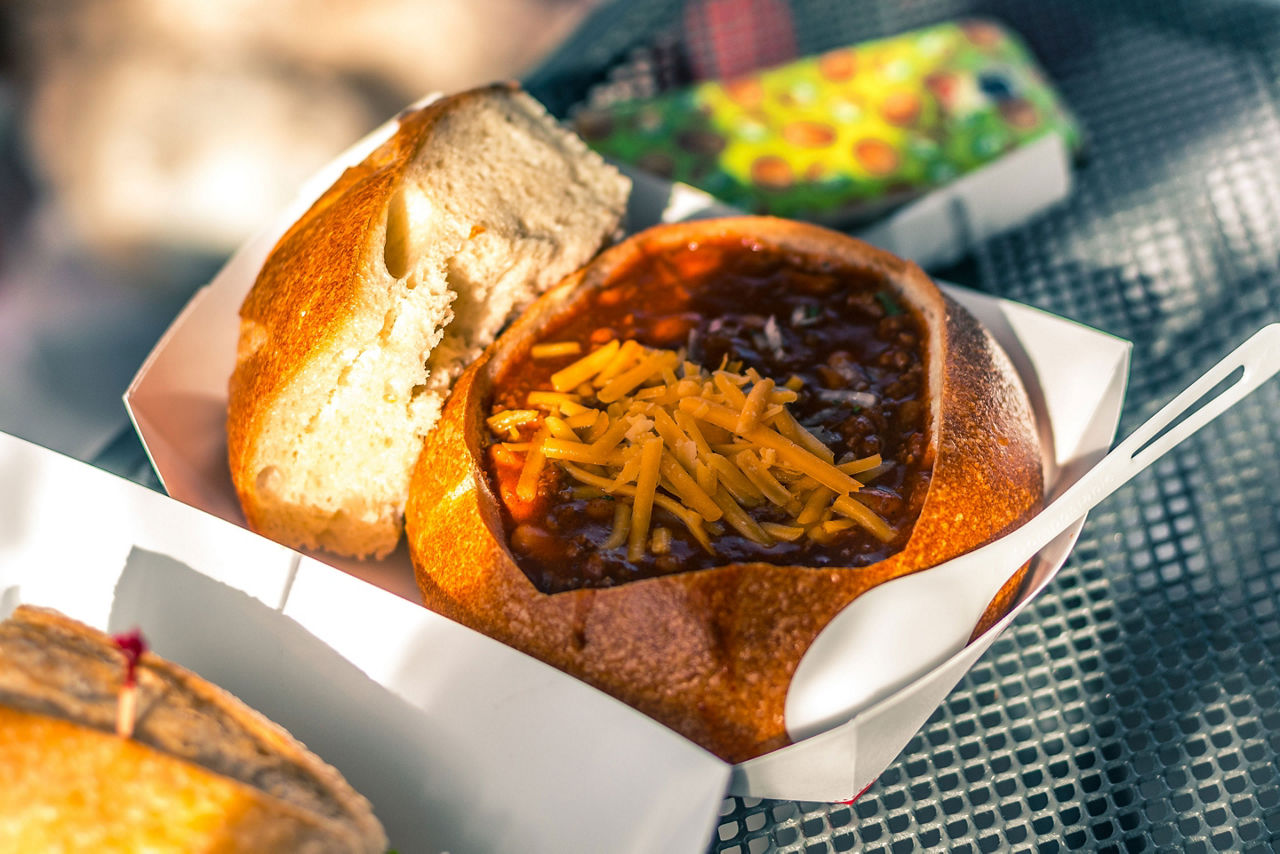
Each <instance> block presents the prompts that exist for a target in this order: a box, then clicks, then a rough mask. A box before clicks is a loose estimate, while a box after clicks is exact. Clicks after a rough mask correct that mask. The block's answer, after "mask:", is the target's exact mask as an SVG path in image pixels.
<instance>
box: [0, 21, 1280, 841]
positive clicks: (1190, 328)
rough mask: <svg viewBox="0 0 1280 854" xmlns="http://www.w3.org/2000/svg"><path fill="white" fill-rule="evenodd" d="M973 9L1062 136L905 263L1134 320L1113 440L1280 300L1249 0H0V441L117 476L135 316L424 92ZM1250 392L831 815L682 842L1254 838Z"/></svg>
mask: <svg viewBox="0 0 1280 854" xmlns="http://www.w3.org/2000/svg"><path fill="white" fill-rule="evenodd" d="M973 15H981V16H987V17H992V18H995V19H997V20H1001V21H1003V22H1005V23H1006V24H1008V25H1009V26H1010V27H1011V28H1012V29H1013V31H1015V32H1017V33H1019V34H1021V35H1022V36H1023V37H1024V38H1025V40H1026V42H1027V44H1028V45H1029V46H1030V48H1031V50H1032V51H1033V52H1034V54H1035V55H1036V57H1037V58H1038V59H1039V60H1040V62H1041V63H1042V65H1043V67H1044V69H1045V71H1046V72H1047V76H1048V78H1049V79H1050V80H1051V81H1052V82H1053V84H1054V85H1055V86H1056V88H1057V90H1058V91H1059V92H1061V94H1062V96H1063V97H1064V98H1065V100H1066V102H1067V103H1068V104H1069V105H1070V107H1071V108H1072V109H1073V110H1074V112H1075V114H1076V115H1077V116H1078V117H1079V118H1080V120H1081V123H1082V125H1083V127H1084V129H1085V133H1086V136H1087V139H1088V144H1087V153H1086V155H1085V156H1084V157H1082V158H1080V159H1077V160H1076V161H1074V162H1073V164H1072V177H1073V183H1072V187H1071V191H1070V193H1069V195H1068V196H1067V197H1066V198H1065V199H1063V200H1062V201H1061V202H1060V203H1058V204H1056V205H1054V206H1053V207H1052V208H1051V209H1048V210H1044V211H1041V212H1039V213H1037V214H1036V215H1034V216H1031V217H1029V218H1027V219H1026V220H1025V221H1023V222H1021V223H1019V224H1018V225H1017V226H1016V227H1014V228H1011V229H1009V230H1008V231H1006V232H1004V233H1002V234H999V235H996V236H991V237H989V238H986V239H982V240H978V241H975V242H974V243H973V245H972V246H971V247H970V249H969V251H968V252H967V253H966V254H965V255H964V257H962V258H961V259H960V260H959V261H957V262H955V263H952V264H948V265H947V266H946V267H942V268H937V269H934V270H932V271H931V272H934V273H936V274H938V275H939V276H940V277H943V278H947V279H949V280H951V281H954V282H958V283H960V284H963V285H967V286H970V287H974V288H978V289H980V290H983V291H985V292H987V293H991V294H994V295H997V296H1002V297H1007V298H1011V299H1014V300H1017V301H1020V302H1023V303H1027V304H1030V305H1033V306H1036V307H1039V308H1042V309H1044V310H1047V311H1050V312H1053V313H1055V314H1059V315H1062V316H1065V317H1067V318H1070V319H1072V320H1075V321H1078V322H1081V323H1085V324H1088V325H1090V326H1094V327H1096V328H1099V329H1102V330H1104V331H1106V332H1110V333H1112V334H1115V335H1117V336H1120V337H1122V338H1125V339H1127V340H1129V341H1131V342H1132V343H1133V363H1132V371H1131V376H1130V382H1129V386H1128V391H1127V397H1126V405H1125V411H1124V418H1123V421H1122V424H1121V429H1120V432H1121V434H1127V433H1128V432H1130V431H1131V430H1132V429H1133V428H1134V427H1136V426H1137V425H1138V424H1139V423H1141V421H1142V420H1144V419H1145V418H1147V417H1148V416H1150V415H1151V414H1152V413H1154V412H1155V411H1156V410H1157V409H1158V408H1159V407H1160V406H1161V405H1162V404H1163V403H1164V402H1165V401H1167V400H1168V399H1169V398H1170V397H1172V396H1173V395H1174V394H1175V393H1176V392H1178V391H1180V390H1181V389H1182V388H1184V387H1185V386H1186V385H1187V384H1189V383H1190V382H1191V381H1192V380H1193V379H1194V378H1195V377H1197V376H1198V375H1199V374H1200V373H1201V372H1202V371H1204V370H1206V369H1207V368H1208V367H1209V366H1210V365H1212V364H1213V363H1214V362H1215V361H1217V359H1219V358H1220V357H1222V356H1223V355H1224V354H1225V353H1226V352H1228V351H1229V350H1230V349H1231V348H1232V347H1233V346H1234V345H1236V344H1238V343H1239V342H1240V341H1242V340H1243V339H1244V338H1245V337H1246V336H1247V335H1248V334H1250V333H1252V332H1253V331H1255V330H1257V329H1258V328H1259V327H1260V326H1261V325H1263V324H1264V323H1267V322H1269V321H1278V320H1280V2H1277V0H1213V2H1203V0H790V2H787V0H431V2H425V0H424V2H411V0H383V2H374V0H362V2H356V0H279V2H274V3H269V4H268V3H256V2H252V3H251V2H248V0H224V2H202V1H201V0H117V2H107V0H46V2H38V0H10V2H9V3H7V4H4V5H3V7H0V48H2V52H3V64H2V67H0V364H3V369H0V430H4V431H7V432H13V433H17V434H18V435H20V436H25V437H27V438H31V439H33V440H35V441H37V442H39V443H40V444H44V445H47V446H49V447H52V448H55V449H57V450H63V451H66V452H69V453H71V454H73V455H75V456H79V457H81V458H83V459H92V460H95V461H97V462H99V464H103V460H105V459H107V458H108V457H114V458H119V459H125V460H128V463H127V466H122V470H123V469H127V473H129V474H130V476H134V477H137V478H139V479H145V478H146V475H147V474H149V469H148V467H147V464H146V462H145V460H144V459H142V456H141V450H140V448H139V447H138V444H137V441H136V439H134V438H133V437H132V435H131V433H130V432H129V431H128V430H127V429H126V428H125V424H124V411H123V408H122V406H121V403H120V394H121V392H122V391H123V389H124V387H125V385H126V384H127V382H128V380H129V379H130V377H131V376H132V375H133V373H134V371H135V370H136V369H137V367H138V365H139V363H140V361H141V360H142V359H143V358H144V357H145V354H146V353H147V352H148V350H149V349H150V348H151V346H152V345H153V344H154V342H155V340H156V337H157V336H158V335H159V334H160V333H161V331H162V330H163V329H164V328H165V326H166V325H167V324H168V322H169V320H170V319H171V318H172V317H173V315H174V314H175V313H176V312H177V311H178V310H179V308H180V307H181V306H182V304H183V303H184V302H185V301H186V299H187V298H188V297H189V296H190V294H191V293H192V291H193V290H194V289H195V288H196V287H197V286H198V285H199V284H201V283H203V282H204V281H206V280H207V279H208V278H209V277H210V275H211V274H212V273H213V272H214V271H215V270H216V269H217V267H218V266H219V264H220V263H221V261H222V260H223V259H224V258H225V256H226V254H227V252H228V251H229V250H230V249H231V248H232V247H233V246H234V245H236V244H237V243H238V242H239V241H240V240H242V239H243V238H244V237H245V236H246V235H248V234H249V233H251V232H252V231H253V230H254V228H255V227H256V226H257V225H258V224H259V223H261V222H263V221H264V220H265V219H266V218H267V217H268V216H270V215H271V214H272V213H273V212H274V211H276V210H277V209H278V208H279V207H280V206H281V205H282V204H283V202H284V201H285V200H286V199H288V198H289V197H290V196H291V195H292V193H293V191H294V190H295V188H296V187H297V186H298V184H299V182H300V181H301V180H302V179H303V178H304V177H305V176H307V175H308V174H309V173H310V172H311V171H312V170H313V169H314V168H315V167H316V166H317V165H319V164H321V163H323V162H325V161H327V160H328V159H329V158H330V157H331V156H332V155H333V154H334V153H336V152H338V151H340V150H342V149H343V148H345V147H346V146H347V145H348V144H350V143H351V142H352V141H354V140H355V139H357V138H359V137H360V136H362V135H363V134H364V133H365V132H366V131H368V130H369V129H371V128H372V127H374V126H375V125H377V124H379V123H380V122H381V121H383V120H384V119H385V118H387V117H388V116H390V115H392V114H393V113H394V112H395V111H397V110H398V109H399V108H400V107H401V106H403V105H404V104H406V103H408V102H410V101H412V100H414V99H416V98H417V97H418V96H420V95H421V94H423V93H425V92H428V91H431V90H436V89H444V90H451V89H459V88H464V87H466V86H470V85H473V84H479V83H483V82H487V81H489V80H491V79H494V78H498V77H511V76H516V77H520V78H521V79H523V80H524V81H525V83H526V85H527V87H528V88H529V89H530V91H531V92H532V93H533V94H534V95H535V96H537V97H539V98H540V99H542V100H543V102H544V103H546V104H547V105H548V107H549V108H550V109H551V111H552V112H553V113H554V114H556V115H557V116H561V117H567V116H570V115H573V114H575V113H576V111H577V110H578V109H579V108H581V107H582V106H583V105H591V106H598V105H608V104H610V103H613V102H615V101H617V100H618V99H620V98H627V97H630V96H633V95H640V96H643V95H648V94H652V93H654V92H657V91H659V90H662V89H664V88H668V87H671V86H678V85H680V84H681V83H684V82H687V81H689V80H691V79H694V78H696V77H714V76H718V75H731V74H736V73H739V72H742V71H746V70H748V69H751V68H754V67H757V66H761V65H767V64H771V63H775V62H780V61H785V60H787V59H790V58H792V57H793V56H804V55H808V54H814V53H818V52H821V51H829V50H832V49H834V48H840V47H842V46H846V45H851V44H855V43H858V42H862V41H864V40H867V39H871V38H878V37H882V36H888V35H891V34H894V33H900V32H904V31H907V30H911V29H914V28H918V27H922V26H927V25H930V24H935V23H938V22H941V21H947V20H953V19H959V18H964V17H966V16H973ZM993 91H994V90H993ZM1015 115H1016V114H1015ZM1003 203H1004V202H1003V200H1002V199H1000V198H996V199H994V200H993V201H992V204H993V206H994V208H997V209H998V208H1000V207H1002V205H1003ZM1278 387H1280V383H1275V382H1272V383H1270V384H1269V385H1266V386H1264V387H1263V388H1262V389H1260V390H1259V391H1258V392H1257V393H1255V394H1254V395H1253V396H1251V397H1250V398H1248V399H1246V400H1245V401H1244V402H1242V403H1241V404H1239V405H1238V406H1237V407H1235V408H1234V409H1233V410H1231V411H1230V412H1228V413H1226V414H1225V415H1224V416H1223V417H1221V418H1220V419H1218V420H1217V421H1216V422H1214V424H1213V425H1211V426H1210V427H1208V428H1206V429H1205V430H1203V431H1202V432H1201V433H1199V434H1197V435H1196V436H1195V437H1193V438H1192V439H1191V440H1188V441H1187V442H1186V443H1185V444H1184V445H1183V446H1181V447H1180V448H1178V449H1177V450H1176V451H1175V452H1172V453H1171V454H1170V455H1169V456H1168V457H1166V458H1165V459H1163V460H1162V461H1161V462H1160V463H1159V464H1158V465H1157V466H1155V467H1154V468H1152V469H1151V470H1148V471H1147V472H1144V473H1143V474H1142V475H1140V476H1139V477H1137V478H1136V479H1135V481H1134V483H1133V484H1132V485H1131V486H1129V487H1127V488H1126V489H1124V490H1122V491H1121V492H1119V493H1117V494H1116V495H1115V496H1113V497H1112V498H1111V499H1109V500H1108V501H1107V502H1106V503H1104V504H1103V505H1101V506H1100V507H1099V508H1098V509H1097V510H1096V511H1095V512H1094V513H1092V514H1090V517H1089V520H1088V522H1087V524H1086V525H1085V528H1084V531H1083V533H1082V535H1081V538H1080V540H1079V542H1078V544H1077V546H1076V548H1075V550H1074V552H1073V554H1072V556H1071V558H1070V559H1069V560H1068V562H1067V564H1066V566H1064V567H1063V569H1062V571H1061V572H1060V573H1059V575H1058V577H1057V578H1056V579H1055V581H1054V582H1053V584H1052V585H1051V586H1050V587H1049V589H1047V590H1046V591H1044V592H1043V593H1042V594H1041V595H1040V596H1039V597H1038V598H1037V599H1036V600H1035V601H1034V602H1033V603H1031V605H1030V607H1029V608H1028V609H1027V610H1026V612H1024V613H1023V614H1022V616H1021V617H1020V618H1019V620H1018V621H1017V622H1015V623H1014V625H1013V626H1012V628H1011V629H1010V630H1009V631H1008V632H1006V633H1005V634H1004V635H1003V636H1002V637H1001V638H1000V639H998V640H997V641H996V643H995V644H994V645H993V647H992V649H991V651H990V652H989V653H988V654H987V655H986V656H985V657H984V658H983V659H982V660H981V661H979V663H978V664H977V665H976V666H975V667H974V669H973V670H972V671H971V672H970V673H969V674H968V675H967V676H966V677H965V679H964V680H962V681H961V683H960V684H959V685H958V686H957V687H956V689H955V691H954V692H953V693H952V695H951V696H949V697H948V699H947V701H946V702H945V703H944V704H943V706H942V707H941V708H939V709H938V710H937V712H936V713H935V714H934V716H933V717H932V718H931V719H930V720H929V722H928V723H927V724H926V725H925V727H924V728H923V730H922V731H921V732H920V733H919V734H918V735H917V737H916V738H915V739H913V741H912V742H911V744H909V745H908V747H907V748H906V750H905V751H904V752H903V754H902V755H901V756H900V757H899V758H898V760H897V761H896V762H895V764H894V765H893V766H892V767H891V768H890V769H889V770H888V771H886V772H885V774H884V775H883V776H882V777H881V778H880V780H879V781H878V782H877V783H876V784H875V785H873V786H872V788H871V789H869V790H868V791H867V792H866V793H865V794H864V795H863V796H862V797H861V798H859V799H858V800H857V802H856V803H853V804H805V803H791V802H778V801H759V800H752V799H743V798H731V799H728V800H727V801H726V802H725V805H724V808H723V810H722V813H721V816H720V823H719V826H718V828H717V830H716V833H715V836H714V838H713V839H712V840H711V841H710V843H709V848H710V849H711V850H715V851H718V852H725V854H760V853H761V852H766V851H777V852H781V854H801V852H803V854H816V852H844V851H852V850H858V851H867V852H885V854H905V852H910V851H963V852H994V851H1006V850H1016V851H1036V852H1045V854H1054V852H1060V851H1066V850H1091V851H1103V852H1116V854H1120V852H1140V851H1199V852H1211V851H1238V852H1247V854H1266V852H1274V851H1277V850H1280V664H1278V663H1280V581H1277V579H1278V578H1280V498H1278V497H1277V493H1276V489H1275V485H1276V483H1277V482H1280V418H1277V416H1276V413H1277V412H1278V411H1280V391H1278ZM113 438H114V439H116V440H117V441H116V443H115V444H114V445H113V442H112V440H113ZM112 447H115V449H116V450H118V451H119V452H120V453H119V454H116V455H112V454H110V453H108V454H106V455H105V456H104V453H103V452H104V450H105V451H108V452H110V451H111V450H112ZM151 482H152V483H153V484H154V479H152V481H151ZM655 820H660V819H657V818H656V819H655Z"/></svg>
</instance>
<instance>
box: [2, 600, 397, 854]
mask: <svg viewBox="0 0 1280 854" xmlns="http://www.w3.org/2000/svg"><path fill="white" fill-rule="evenodd" d="M125 662H126V658H125V655H124V653H123V652H122V651H121V650H120V649H119V648H118V647H117V646H116V644H115V642H114V641H113V639H112V638H111V637H110V636H109V635H106V634H103V633H102V632H99V631H96V630H94V629H91V628H89V627H87V626H85V625H83V624H81V623H78V622H76V621H74V620H71V619H69V618H67V617H65V616H63V615H61V614H59V613H57V612H55V611H51V610H47V609H40V608H33V607H30V606H26V605H24V606H20V607H19V608H18V609H17V610H16V611H15V612H14V613H13V615H11V617H10V618H9V619H8V620H6V621H4V622H3V623H0V849H3V850H5V851H217V852H246V854H247V852H258V851H300V852H317V854H319V852H369V854H378V852H383V851H385V850H386V845H387V840H386V836H385V834H384V832H383V829H382V826H381V824H380V823H379V822H378V820H377V819H376V818H375V817H374V815H373V811H372V809H371V808H370V806H369V803H368V801H366V800H365V799H364V798H363V797H362V796H361V795H359V794H358V793H357V792H355V791H354V790H353V789H352V788H351V786H350V785H349V784H348V783H347V782H346V780H344V779H343V778H342V776H341V775H340V774H339V773H338V771H336V770H335V769H334V768H332V767H330V766H329V765H327V764H325V763H324V762H323V761H322V760H321V759H319V758H318V757H316V756H315V755H314V754H312V753H310V752H309V751H307V749H306V748H305V747H304V746H303V745H301V744H300V743H298V742H297V741H296V740H295V739H294V738H293V737H292V736H290V735H289V734H288V733H287V732H285V731H284V730H283V729H282V728H281V727H279V726H277V725H276V724H274V723H272V722H271V721H269V720H267V719H266V718H265V717H263V716H262V715H260V714H258V713H257V712H255V711H253V710H252V709H250V708H248V707H247V706H245V705H244V704H243V703H241V702H240V701H239V700H237V699H236V698H234V697H232V696H231V695H230V694H228V693H226V692H225V691H223V690H222V689H220V688H218V687H216V686H214V685H212V684H210V683H208V682H206V681H205V680H203V679H201V678H200V677H198V676H196V675H195V674H193V673H190V672H189V671H187V670H184V669H183V668H181V667H178V666H177V665H174V664H172V663H170V662H168V661H165V660H164V659H161V658H159V657H158V656H155V655H152V654H149V653H145V652H144V653H142V655H141V657H140V659H139V661H138V664H137V667H136V670H135V683H134V684H135V685H136V698H137V700H136V715H134V716H133V720H134V723H133V728H132V734H131V735H129V736H128V737H126V736H121V735H118V734H117V731H116V726H117V715H118V713H119V709H118V705H117V698H118V695H119V692H120V691H121V688H122V685H123V682H124V680H125Z"/></svg>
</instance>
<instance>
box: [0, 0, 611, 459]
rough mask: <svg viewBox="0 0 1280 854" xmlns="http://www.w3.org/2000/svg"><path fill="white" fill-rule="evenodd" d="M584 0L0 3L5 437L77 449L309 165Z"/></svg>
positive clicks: (516, 49)
mask: <svg viewBox="0 0 1280 854" xmlns="http://www.w3.org/2000/svg"><path fill="white" fill-rule="evenodd" d="M595 3H596V0H430V2H419V1H418V0H280V1H279V2H270V3H261V2H256V0H226V2H212V3H211V2H205V0H10V2H8V3H5V4H3V5H2V6H0V50H2V51H3V60H2V63H3V64H2V65H0V75H2V76H0V364H3V365H4V368H3V370H0V430H3V431H5V432H9V433H14V434H16V435H19V436H22V437H24V438H28V439H31V440H33V441H36V442H38V443H40V444H43V445H46V446H48V447H52V448H54V449H55V450H59V451H63V452H66V453H70V454H72V455H74V456H77V457H80V458H82V459H92V458H94V456H96V455H97V454H98V453H99V451H101V450H102V447H103V445H104V443H106V442H109V441H110V439H111V437H112V435H113V434H114V433H115V432H116V431H117V430H118V429H119V428H120V427H121V426H122V425H123V419H124V410H123V407H122V405H121V403H120V395H121V393H122V392H123V391H124V388H125V386H126V385H127V384H128V381H129V379H130V378H131V377H132V375H133V372H134V371H135V370H136V369H137V367H138V365H139V364H140V363H141V361H142V359H143V358H144V357H145V356H146V353H147V352H148V350H149V349H150V348H151V346H152V344H154V343H155V340H156V338H157V337H158V336H159V335H160V333H161V332H162V331H163V329H164V328H165V326H166V325H167V323H168V321H169V320H170V319H171V318H172V317H173V315H174V314H175V313H176V312H177V311H178V310H179V309H180V307H181V306H182V304H183V303H184V302H185V301H186V299H187V298H188V297H189V296H190V294H191V292H192V291H193V290H194V289H195V288H196V287H197V286H199V285H200V284H202V283H203V282H204V281H206V280H207V279H208V278H209V277H210V276H211V275H212V273H213V272H215V271H216V270H217V268H218V266H219V265H220V264H221V262H222V261H223V260H224V259H225V257H226V256H227V254H228V253H229V252H230V251H231V250H232V249H233V248H234V247H235V246H236V245H238V244H239V243H240V242H241V241H243V240H244V239H245V238H246V237H248V236H249V235H250V234H251V233H253V231H254V230H255V229H256V228H257V227H259V226H260V225H261V224H262V223H263V222H264V221H265V220H266V218H267V217H269V216H270V215H271V214H272V213H274V212H276V211H278V210H279V209H280V208H281V207H282V206H283V205H284V204H285V203H286V202H287V201H288V200H289V199H291V198H292V196H293V194H294V193H295V192H296V190H297V189H298V187H299V185H300V184H301V183H302V182H303V180H304V179H306V178H307V177H308V176H309V175H310V174H311V173H312V172H314V171H315V170H316V169H317V168H318V167H319V166H321V165H322V164H324V163H325V162H327V161H328V160H329V159H331V158H332V157H333V156H334V155H335V154H336V153H338V152H339V151H342V150H343V149H345V148H346V147H347V146H349V145H350V144H351V143H353V142H354V141H355V140H357V139H359V138H360V137H362V136H363V135H364V134H365V133H367V132H368V131H369V130H371V129H372V128H374V127H376V126H377V125H379V124H381V123H382V122H383V121H385V120H386V119H387V118H389V117H390V116H392V115H394V114H395V113H396V112H397V111H398V110H399V109H400V108H401V107H403V106H404V105H405V104H408V103H410V102H412V101H414V100H416V99H417V98H419V97H421V96H422V95H423V94H425V93H427V92H433V91H455V90H459V89H463V88H467V87H470V86H474V85H479V84H482V83H486V82H489V81H491V80H497V79H509V78H518V77H520V76H521V75H523V74H525V73H527V72H528V71H529V70H530V69H531V68H533V67H534V66H535V65H536V64H537V63H538V62H539V61H540V60H542V59H543V58H544V57H545V56H546V55H547V54H548V53H549V52H551V51H552V50H553V49H554V48H555V47H556V46H557V45H558V44H560V43H561V42H562V41H563V40H564V39H565V38H566V37H567V36H568V35H569V33H570V32H571V31H572V30H573V29H574V28H575V27H576V26H577V25H578V23H579V22H580V21H581V19H582V18H583V17H584V15H585V14H586V13H587V12H588V11H589V10H590V9H591V8H592V7H593V6H594V5H595Z"/></svg>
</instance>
